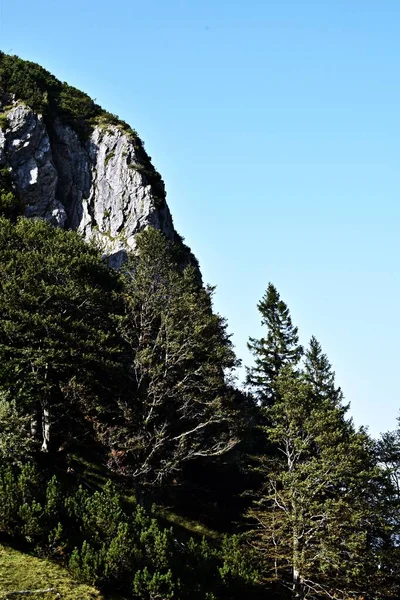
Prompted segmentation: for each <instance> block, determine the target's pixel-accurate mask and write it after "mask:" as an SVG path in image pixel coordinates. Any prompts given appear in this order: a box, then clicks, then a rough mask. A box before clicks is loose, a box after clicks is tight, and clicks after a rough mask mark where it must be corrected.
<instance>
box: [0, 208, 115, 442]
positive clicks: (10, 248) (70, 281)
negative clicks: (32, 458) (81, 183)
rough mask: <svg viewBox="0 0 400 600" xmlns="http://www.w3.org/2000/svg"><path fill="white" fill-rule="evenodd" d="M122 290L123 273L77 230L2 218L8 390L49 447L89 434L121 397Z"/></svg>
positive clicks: (0, 380)
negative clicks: (117, 319) (118, 326)
mask: <svg viewBox="0 0 400 600" xmlns="http://www.w3.org/2000/svg"><path fill="white" fill-rule="evenodd" d="M118 290H119V276H118V274H117V273H116V272H113V271H111V270H110V269H109V268H108V267H107V265H106V264H104V261H102V259H101V253H100V250H98V249H96V248H95V247H94V246H89V245H88V244H86V243H85V242H84V240H83V239H82V238H81V236H79V235H78V234H77V233H75V232H72V231H63V230H61V229H57V228H55V227H53V226H51V225H50V224H48V223H46V222H44V221H38V220H37V221H32V220H28V219H19V220H18V222H17V223H16V224H15V225H14V224H12V223H11V222H10V221H8V220H7V219H4V218H0V389H3V390H6V391H7V392H10V393H11V394H10V395H11V397H12V398H13V399H14V400H15V401H16V402H17V405H18V409H19V410H20V411H24V412H25V414H29V415H31V428H32V433H33V435H34V437H35V438H36V439H38V440H40V442H41V443H42V450H43V451H48V450H49V449H51V446H52V442H53V440H54V437H56V438H57V436H58V442H61V443H62V442H64V441H65V436H66V435H68V436H69V435H70V436H71V437H74V436H75V435H77V434H78V432H79V435H80V434H84V435H86V436H87V435H88V422H89V420H90V422H91V423H92V424H96V423H97V424H100V422H101V421H105V420H106V419H105V414H106V413H107V411H110V410H111V406H112V405H113V404H114V403H115V399H116V396H117V393H118V392H117V390H118V387H119V384H120V377H122V373H123V369H122V368H121V365H120V359H121V353H122V348H123V344H122V340H121V339H119V338H118V337H117V335H116V331H115V323H114V320H113V318H112V315H113V313H114V311H117V310H118V306H119V301H118V298H117V297H116V293H117V291H118ZM67 431H68V432H69V433H68V434H66V432H67ZM54 434H55V435H54ZM60 436H61V437H60Z"/></svg>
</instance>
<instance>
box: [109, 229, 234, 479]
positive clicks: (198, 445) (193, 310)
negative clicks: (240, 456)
mask: <svg viewBox="0 0 400 600" xmlns="http://www.w3.org/2000/svg"><path fill="white" fill-rule="evenodd" d="M137 240H138V241H137V249H138V255H137V256H132V257H131V260H130V262H129V263H128V265H127V266H126V269H125V274H124V295H125V299H126V318H125V319H124V321H122V322H121V333H122V335H123V337H124V339H125V340H126V342H127V343H128V345H129V347H130V349H131V353H132V367H131V372H132V374H133V377H132V391H133V393H132V396H131V398H127V400H126V408H125V416H126V418H125V423H123V426H122V427H121V426H118V427H116V428H115V432H114V436H113V437H112V438H111V462H110V464H111V466H113V467H114V468H115V469H117V470H118V471H120V472H125V473H129V474H130V475H131V476H133V477H134V478H135V479H136V480H138V481H140V482H141V483H143V484H148V485H155V484H157V485H159V484H161V483H163V482H165V481H166V480H168V479H170V478H171V477H172V476H174V477H176V476H179V473H180V471H181V469H182V465H183V464H184V463H186V462H188V461H190V460H193V459H196V458H199V457H203V458H204V457H208V456H210V457H211V456H218V455H221V454H224V453H225V452H226V451H228V450H229V449H230V448H231V447H232V445H233V444H234V443H235V441H234V435H233V431H234V428H235V427H236V426H237V425H238V423H237V422H236V423H234V407H233V403H232V393H231V391H230V389H229V386H228V385H227V380H226V376H227V374H228V372H229V370H231V369H232V368H233V367H234V366H235V364H236V361H235V357H234V354H233V351H232V347H231V344H230V341H229V337H228V335H227V334H226V325H225V323H224V321H223V320H222V319H221V317H220V316H219V315H215V314H213V312H212V307H211V290H209V289H204V288H203V287H201V286H200V284H199V282H198V279H197V274H196V272H195V270H194V269H193V268H192V267H188V268H186V269H185V270H184V271H183V272H182V271H180V269H179V267H178V265H177V264H176V262H175V261H174V249H173V248H172V247H171V244H170V243H169V242H168V241H167V240H166V239H165V237H164V236H163V234H162V233H160V232H159V231H156V230H154V229H148V230H146V231H145V232H143V233H141V234H140V235H139V236H138V237H137ZM237 421H238V420H237Z"/></svg>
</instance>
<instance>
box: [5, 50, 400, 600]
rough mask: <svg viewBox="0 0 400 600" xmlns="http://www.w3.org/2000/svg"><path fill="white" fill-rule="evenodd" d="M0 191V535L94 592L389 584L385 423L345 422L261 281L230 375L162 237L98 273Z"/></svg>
mask: <svg viewBox="0 0 400 600" xmlns="http://www.w3.org/2000/svg"><path fill="white" fill-rule="evenodd" d="M0 58H1V60H0V73H1V77H2V79H1V81H2V84H3V85H7V86H8V90H9V91H10V90H11V91H12V92H13V93H15V94H18V95H19V96H20V97H22V99H25V101H26V102H31V103H32V105H33V106H35V104H36V105H37V110H42V111H44V113H45V114H46V111H49V114H50V112H51V111H57V110H58V111H61V109H60V106H61V107H62V110H63V111H64V116H65V115H67V116H66V117H65V118H67V119H69V121H70V122H72V123H73V124H74V125H75V126H76V127H77V128H78V129H79V131H80V134H81V135H82V136H84V135H86V134H87V128H88V127H91V126H92V125H91V124H90V123H89V124H88V121H87V119H93V118H95V117H96V118H97V117H99V116H100V117H101V116H103V117H104V118H108V117H107V115H105V116H104V115H103V113H102V112H101V109H100V108H99V107H97V105H94V104H93V103H92V101H89V100H90V99H89V100H88V97H87V96H86V95H83V94H82V93H81V92H80V93H78V91H74V89H73V88H66V87H65V84H60V82H58V81H57V80H55V79H54V80H53V79H49V77H51V76H50V75H49V74H48V73H47V72H44V71H43V72H42V71H41V70H40V69H39V70H38V71H37V72H36V71H35V69H36V67H35V68H33V67H32V66H31V67H30V69H28V71H27V72H29V77H28V76H27V74H26V73H27V72H25V71H24V69H25V67H26V64H28V65H29V64H30V63H26V64H25V63H22V62H21V64H20V65H19V63H18V62H17V59H16V58H15V57H14V58H12V60H11V58H7V57H5V55H2V56H1V57H0ZM13 61H14V62H13ZM17 67H18V68H17ZM19 67H21V69H22V71H21V70H18V69H19ZM21 73H22V75H21ZM43 73H44V74H43ZM46 73H47V75H46ZM23 84H24V85H23ZM24 86H25V87H24ZM60 103H61V104H60ZM77 107H78V108H79V107H80V109H79V110H81V112H79V110H78V108H77ZM88 107H89V108H88ZM82 111H83V112H82ZM60 114H61V113H60ZM88 115H89V116H88ZM109 118H111V119H113V120H114V122H117V117H115V115H111V116H110V117H109ZM85 119H86V121H85ZM3 121H4V122H5V120H4V119H3ZM3 125H4V123H3ZM1 127H2V123H1V121H0V129H1ZM132 135H135V133H134V132H133V131H132ZM143 152H144V150H143ZM149 176H150V177H152V178H153V179H154V181H155V185H159V186H161V183H160V179H159V175H158V173H157V172H156V171H154V170H153V171H151V172H150V175H149ZM0 187H1V190H0V213H1V216H0V542H1V543H2V544H4V545H5V546H7V547H10V548H17V549H19V550H22V551H23V552H25V553H26V555H27V556H28V555H35V556H38V557H42V558H43V557H45V558H46V559H49V560H50V561H52V562H53V563H55V564H59V565H62V566H63V567H65V568H67V569H68V570H69V572H70V573H71V574H72V575H73V577H74V578H75V579H76V580H77V581H81V582H82V583H86V584H89V585H94V586H96V587H97V588H98V589H100V590H101V591H102V592H103V593H104V594H105V595H106V596H105V597H107V594H109V593H111V592H112V593H115V592H117V593H119V594H121V596H120V597H124V598H135V599H143V600H166V599H170V598H177V599H182V600H185V599H189V598H190V599H196V598H198V599H199V600H200V599H206V600H217V599H221V600H235V599H239V598H240V599H241V598H244V597H245V598H248V599H252V598H253V599H258V598H260V599H261V598H270V599H271V600H275V599H276V600H278V599H282V600H285V599H287V600H290V599H298V600H300V599H310V600H320V599H321V600H323V599H330V600H361V599H364V600H379V599H382V600H389V599H395V598H399V596H400V553H399V552H400V545H399V539H400V519H399V506H400V487H399V486H400V424H399V426H398V427H397V428H394V429H393V431H390V432H387V433H385V434H383V435H382V436H381V437H380V438H379V439H373V438H371V437H370V435H369V434H368V432H367V430H366V429H364V428H359V429H358V428H356V427H355V425H354V423H353V422H352V419H351V418H350V417H349V412H348V411H349V404H348V401H347V399H346V398H345V395H344V393H343V392H342V390H341V388H340V387H339V384H338V382H336V380H335V373H334V370H333V366H332V365H331V364H330V361H329V358H328V357H327V356H326V354H325V353H324V350H323V348H322V346H321V344H320V342H319V341H318V340H317V339H316V338H315V337H312V338H311V340H310V341H309V342H308V343H307V341H306V340H304V341H303V340H300V337H299V332H298V328H297V327H296V325H295V324H294V323H293V322H292V318H291V314H290V310H289V307H288V306H287V305H286V303H285V302H284V300H283V299H282V298H281V297H280V294H279V291H278V290H277V289H276V288H275V286H274V285H273V284H272V283H268V282H265V285H266V291H265V294H264V296H263V297H262V298H261V299H260V302H259V304H258V306H257V309H258V312H259V318H260V322H261V325H262V329H263V337H261V338H259V339H257V338H253V337H250V338H249V342H248V346H249V349H250V350H251V353H252V355H253V358H254V362H253V365H249V366H248V367H247V377H246V381H245V382H243V383H241V382H238V380H237V378H236V377H235V370H236V369H237V367H238V366H239V364H240V361H239V360H238V358H237V357H236V356H235V352H234V348H233V345H232V342H231V339H230V335H229V333H228V330H227V323H226V321H225V319H224V318H223V317H222V316H221V315H219V314H216V313H215V311H214V310H213V304H212V298H213V291H214V290H213V288H212V287H209V286H206V285H204V283H203V282H202V278H201V275H200V272H199V268H198V265H197V263H195V262H194V261H192V260H183V258H182V245H177V244H176V243H174V242H173V241H171V240H170V239H168V238H167V237H166V236H165V235H164V234H163V233H162V232H161V231H159V230H157V229H154V228H152V227H148V228H147V229H145V230H144V231H142V232H141V233H139V234H138V235H137V247H136V251H135V253H132V254H130V255H129V257H128V260H127V261H126V262H125V263H124V264H123V266H122V268H121V269H120V270H118V271H117V270H113V269H111V268H110V267H109V266H108V264H107V261H106V260H105V259H104V257H103V256H102V252H101V249H100V248H99V247H97V246H96V245H95V244H94V243H92V244H88V243H86V242H85V241H84V240H83V239H82V236H81V235H80V234H79V233H77V232H74V231H68V230H63V229H58V228H55V227H53V226H52V225H51V224H49V223H47V222H45V221H44V220H40V219H35V220H32V219H27V218H24V217H23V216H22V213H23V206H21V203H20V201H19V199H18V197H17V195H16V194H15V193H14V191H13V186H12V182H11V180H10V179H9V174H8V172H7V171H6V170H2V171H1V172H0ZM249 310H252V307H249ZM254 310H256V309H254ZM250 333H251V332H249V334H250ZM303 343H304V345H303ZM0 561H1V555H0Z"/></svg>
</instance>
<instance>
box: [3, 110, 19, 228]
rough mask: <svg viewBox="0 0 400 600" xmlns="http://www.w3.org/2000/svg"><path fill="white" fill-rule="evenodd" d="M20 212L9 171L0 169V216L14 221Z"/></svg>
mask: <svg viewBox="0 0 400 600" xmlns="http://www.w3.org/2000/svg"><path fill="white" fill-rule="evenodd" d="M0 117H1V115H0ZM22 210H23V204H22V202H21V201H20V200H19V199H18V198H17V196H16V195H15V192H14V189H13V185H12V181H11V173H10V171H9V170H8V169H7V168H2V169H0V216H4V217H7V218H9V219H15V218H16V217H17V216H18V215H19V214H21V213H22Z"/></svg>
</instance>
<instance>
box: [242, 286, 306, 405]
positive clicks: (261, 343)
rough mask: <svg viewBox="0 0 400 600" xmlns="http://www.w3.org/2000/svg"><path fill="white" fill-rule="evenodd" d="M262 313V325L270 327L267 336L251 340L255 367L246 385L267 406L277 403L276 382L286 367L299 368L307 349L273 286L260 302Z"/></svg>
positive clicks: (267, 329)
mask: <svg viewBox="0 0 400 600" xmlns="http://www.w3.org/2000/svg"><path fill="white" fill-rule="evenodd" d="M258 310H259V311H260V313H261V323H262V325H263V326H265V327H266V336H265V337H262V338H260V339H255V338H250V340H249V343H248V348H249V350H250V352H251V353H252V354H253V356H254V362H255V365H254V366H253V367H251V368H249V369H248V370H247V380H246V382H247V385H249V386H250V387H251V389H252V390H253V391H254V393H255V395H256V398H257V400H258V401H259V402H260V403H261V404H262V405H263V406H271V405H272V404H273V403H274V402H275V400H276V387H275V382H276V379H277V377H278V375H279V373H280V371H281V369H282V368H283V367H284V366H285V365H291V366H295V365H297V363H298V362H299V360H300V359H301V357H302V355H303V348H302V346H301V345H300V344H299V337H298V330H297V327H294V325H293V324H292V319H291V316H290V313H289V309H288V307H287V306H286V304H285V303H284V302H283V300H281V299H280V296H279V293H278V291H277V290H276V288H275V286H274V285H272V283H269V285H268V288H267V291H266V293H265V294H264V296H263V298H262V300H261V301H260V302H259V303H258Z"/></svg>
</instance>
